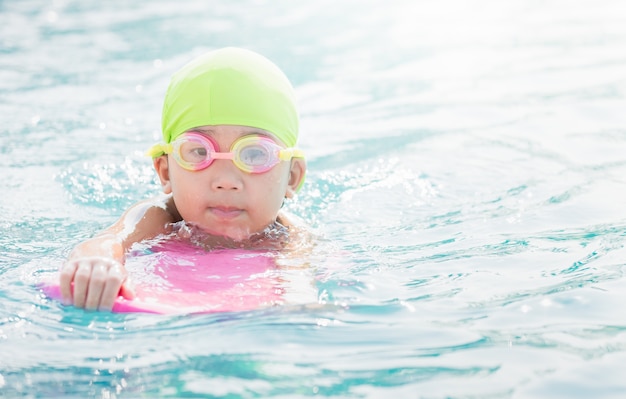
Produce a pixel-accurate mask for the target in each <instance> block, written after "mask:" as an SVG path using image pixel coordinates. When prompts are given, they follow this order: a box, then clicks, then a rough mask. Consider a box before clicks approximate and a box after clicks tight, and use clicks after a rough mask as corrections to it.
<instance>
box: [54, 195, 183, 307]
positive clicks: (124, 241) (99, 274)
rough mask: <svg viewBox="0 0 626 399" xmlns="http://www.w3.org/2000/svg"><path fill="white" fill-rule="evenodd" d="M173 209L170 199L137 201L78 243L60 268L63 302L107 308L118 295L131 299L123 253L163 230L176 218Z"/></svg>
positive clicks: (131, 291)
mask: <svg viewBox="0 0 626 399" xmlns="http://www.w3.org/2000/svg"><path fill="white" fill-rule="evenodd" d="M173 208H175V207H173V206H172V204H171V198H170V199H168V200H167V201H163V200H148V201H143V202H139V203H137V204H135V205H133V206H132V207H131V208H130V209H128V211H126V213H124V215H123V216H122V217H121V218H120V219H119V220H118V221H117V222H115V224H113V225H112V226H111V227H109V228H107V229H106V230H104V231H103V232H101V233H100V234H98V235H97V236H95V237H93V238H91V239H89V240H87V241H84V242H82V243H80V244H78V245H77V246H76V248H74V250H73V251H72V252H71V254H70V256H69V258H68V260H67V261H66V262H65V264H64V265H63V267H62V268H61V273H60V286H61V295H62V297H63V302H64V303H65V304H68V305H72V304H73V305H74V306H76V307H78V308H85V309H88V310H95V309H98V310H111V309H112V308H113V303H114V302H115V299H116V298H117V297H118V295H122V296H124V297H125V298H129V299H132V298H133V297H134V292H133V289H132V286H131V284H130V282H129V280H128V273H127V272H126V268H125V267H124V263H125V260H126V252H127V251H128V249H129V248H130V247H131V246H132V245H133V244H134V243H136V242H139V241H142V240H145V239H149V238H153V237H156V236H157V235H159V234H162V233H166V232H167V226H168V225H169V224H171V223H172V222H175V221H176V219H177V217H178V216H177V212H175V211H174V212H173V211H172V209H173ZM72 284H73V287H72Z"/></svg>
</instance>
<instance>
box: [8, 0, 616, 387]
mask: <svg viewBox="0 0 626 399" xmlns="http://www.w3.org/2000/svg"><path fill="white" fill-rule="evenodd" d="M226 45H235V46H242V47H247V48H250V49H253V50H256V51H258V52H261V53H262V54H265V55H266V56H267V57H269V58H270V59H272V60H274V61H275V62H276V63H277V64H278V65H279V66H280V67H281V68H282V69H283V70H284V71H285V72H286V74H287V75H288V76H289V77H290V78H291V80H292V82H293V84H294V86H295V88H296V91H297V95H298V99H299V103H300V109H301V117H302V126H301V147H302V148H303V149H304V150H305V151H306V153H307V156H308V165H309V173H308V176H307V183H306V185H305V186H304V188H303V190H302V191H301V193H300V195H299V196H298V198H297V199H296V200H294V201H292V202H289V203H287V204H286V209H287V210H288V211H291V212H293V213H296V214H298V215H300V217H302V218H303V219H304V220H305V221H306V222H307V223H308V224H309V225H310V226H311V229H312V230H313V231H314V232H315V233H316V234H317V235H318V237H319V238H318V239H317V240H316V247H315V249H314V251H313V253H310V254H308V255H306V256H302V258H300V259H294V260H293V263H294V264H295V265H300V266H301V265H307V266H308V267H306V268H304V269H300V268H293V269H290V270H286V271H285V278H286V279H291V280H293V281H294V282H295V283H294V288H293V290H294V292H293V293H292V294H291V299H290V302H289V303H288V304H285V305H284V306H277V307H271V308H265V309H258V310H252V311H245V312H228V313H220V314H212V315H200V316H189V315H183V316H180V315H179V316H155V315H142V314H125V315H122V314H105V313H86V312H84V311H82V310H77V309H73V308H65V307H62V306H60V305H59V304H58V303H56V302H53V301H50V300H47V299H45V298H44V297H43V296H42V295H41V294H40V292H39V291H38V290H37V289H36V288H35V284H36V283H37V282H38V281H40V280H41V279H42V278H44V277H49V276H51V275H54V273H55V272H56V270H57V268H58V267H59V265H60V264H61V263H62V261H63V259H65V257H66V256H67V254H68V253H69V251H70V250H71V249H72V248H73V246H74V245H75V244H76V243H77V242H79V241H81V240H83V239H85V238H88V237H90V236H92V235H93V234H94V233H95V232H97V231H99V230H100V229H102V228H104V227H106V226H107V225H109V224H110V223H112V222H113V221H114V220H116V219H117V218H118V217H119V215H120V214H121V212H123V210H124V209H126V208H127V207H128V206H129V205H131V204H132V203H134V202H136V201H138V200H140V199H143V198H146V197H149V196H152V195H154V194H155V193H158V192H159V187H158V184H157V182H156V180H155V177H154V173H153V171H152V167H151V164H150V162H149V160H148V159H146V158H144V157H143V156H142V153H143V151H144V150H145V149H146V148H147V147H148V146H149V145H150V144H151V143H152V142H154V141H155V140H157V139H158V137H159V134H160V133H159V131H160V130H159V123H160V120H159V115H160V108H161V101H162V98H163V95H164V92H165V88H166V86H167V82H168V79H169V76H170V74H171V73H172V72H173V71H175V70H176V69H177V68H179V67H180V66H181V65H183V64H184V63H185V62H187V61H188V60H190V59H191V58H193V57H194V56H196V55H198V54H200V53H202V52H204V51H207V50H210V49H214V48H217V47H222V46H226ZM0 65H1V67H0V115H2V126H1V127H0V130H1V133H0V154H2V156H1V157H0V166H1V168H2V171H3V174H2V175H3V178H2V183H3V184H2V186H3V189H4V195H3V196H2V197H0V212H1V213H2V215H3V218H2V220H1V221H0V227H1V228H2V231H3V233H2V234H1V235H0V397H7V398H12V397H24V398H47V397H64V398H137V397H146V398H154V397H164V398H168V397H170V398H179V397H206V398H209V397H224V398H272V397H281V398H300V397H313V396H317V397H329V398H330V397H332V398H390V397H395V398H591V397H593V398H623V397H625V396H626V382H624V378H623V377H624V372H623V368H622V367H623V364H624V363H625V362H626V311H624V305H623V304H624V303H625V302H626V291H625V290H624V287H625V284H626V277H625V276H624V273H625V272H626V249H625V248H624V245H625V244H626V206H625V205H626V155H625V154H626V112H624V110H625V109H626V3H624V2H623V1H621V0H596V1H593V2H591V1H587V0H573V1H564V0H546V1H534V0H512V1H507V2H500V1H494V0H469V1H466V0H443V1H438V2H426V1H413V0H391V1H388V2H377V1H374V0H366V1H356V0H346V1H341V2H337V1H330V0H321V1H315V2H298V3H297V4H296V3H294V2H291V1H287V0H278V1H263V0H246V1H238V2H206V1H189V2H169V1H165V0H157V1H134V2H125V1H121V0H113V1H107V2H81V1H78V0H54V1H43V0H25V1H19V2H18V1H13V2H10V1H4V2H0Z"/></svg>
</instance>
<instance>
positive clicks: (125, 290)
mask: <svg viewBox="0 0 626 399" xmlns="http://www.w3.org/2000/svg"><path fill="white" fill-rule="evenodd" d="M120 295H121V296H123V297H124V298H126V299H135V295H136V294H135V287H134V286H133V283H131V281H130V278H127V279H126V281H124V284H122V287H121V288H120Z"/></svg>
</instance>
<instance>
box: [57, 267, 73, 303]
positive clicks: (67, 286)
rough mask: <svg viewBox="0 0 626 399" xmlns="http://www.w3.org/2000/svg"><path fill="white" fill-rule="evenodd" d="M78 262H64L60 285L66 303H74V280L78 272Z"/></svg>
mask: <svg viewBox="0 0 626 399" xmlns="http://www.w3.org/2000/svg"><path fill="white" fill-rule="evenodd" d="M76 267H77V266H76V263H74V262H66V263H65V264H63V267H62V268H61V273H60V277H59V279H60V282H59V287H60V289H61V300H62V301H63V304H64V305H71V304H72V302H73V301H72V280H74V274H75V273H76Z"/></svg>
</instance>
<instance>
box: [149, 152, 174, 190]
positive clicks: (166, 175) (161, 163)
mask: <svg viewBox="0 0 626 399" xmlns="http://www.w3.org/2000/svg"><path fill="white" fill-rule="evenodd" d="M153 164H154V170H156V172H157V175H158V176H159V180H160V181H161V188H162V189H163V192H164V193H165V194H170V193H171V192H172V183H171V182H170V167H169V162H168V160H167V155H162V156H160V157H158V158H154V161H153Z"/></svg>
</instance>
